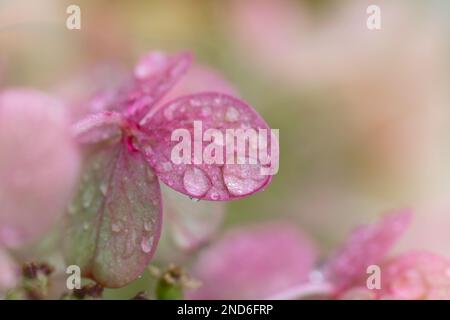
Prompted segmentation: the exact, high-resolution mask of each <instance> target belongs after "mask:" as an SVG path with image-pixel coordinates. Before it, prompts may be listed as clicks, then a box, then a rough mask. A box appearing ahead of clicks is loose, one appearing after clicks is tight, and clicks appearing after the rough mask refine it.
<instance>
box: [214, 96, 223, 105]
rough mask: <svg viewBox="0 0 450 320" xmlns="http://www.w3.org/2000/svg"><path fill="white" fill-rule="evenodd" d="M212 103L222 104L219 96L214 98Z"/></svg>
mask: <svg viewBox="0 0 450 320" xmlns="http://www.w3.org/2000/svg"><path fill="white" fill-rule="evenodd" d="M214 104H215V105H220V104H222V98H220V97H216V98H214Z"/></svg>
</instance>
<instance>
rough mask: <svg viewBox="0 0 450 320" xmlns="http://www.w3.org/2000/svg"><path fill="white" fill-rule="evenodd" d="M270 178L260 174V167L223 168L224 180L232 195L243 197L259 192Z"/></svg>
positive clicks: (248, 165) (244, 165) (236, 165)
mask: <svg viewBox="0 0 450 320" xmlns="http://www.w3.org/2000/svg"><path fill="white" fill-rule="evenodd" d="M267 179H268V176H262V175H261V174H260V166H259V165H251V164H242V165H240V164H231V165H225V166H224V167H223V180H224V182H225V186H226V187H227V189H228V191H229V192H230V194H232V195H234V196H243V195H247V194H251V193H253V192H255V191H257V190H259V189H260V188H261V187H262V186H263V185H264V183H266V181H267Z"/></svg>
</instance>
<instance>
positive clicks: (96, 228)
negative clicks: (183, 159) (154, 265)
mask: <svg viewBox="0 0 450 320" xmlns="http://www.w3.org/2000/svg"><path fill="white" fill-rule="evenodd" d="M92 152H93V153H92V154H91V155H90V156H89V157H88V161H87V163H86V167H85V174H84V176H83V178H82V181H81V183H80V189H79V192H78V194H77V196H76V197H75V199H74V201H73V202H72V204H71V205H70V207H69V214H68V226H67V232H66V250H65V252H66V255H67V260H68V263H69V264H76V265H78V266H80V267H81V268H82V271H83V274H84V275H85V276H88V277H91V278H92V279H94V280H95V281H97V282H99V283H100V284H102V285H104V286H106V287H122V286H124V285H126V284H128V283H130V282H131V281H133V280H135V279H136V278H137V277H138V276H139V275H141V274H142V272H143V271H144V269H145V268H146V266H147V265H148V262H149V261H150V259H151V257H152V256H153V253H154V251H155V249H156V245H157V242H158V240H159V236H160V230H161V214H162V205H161V194H160V188H159V183H158V179H157V178H156V176H155V175H154V174H153V171H152V170H151V168H150V167H149V166H148V164H147V163H146V161H145V159H144V158H143V156H142V155H141V154H140V153H139V152H136V151H130V149H129V148H128V146H127V145H126V144H116V143H114V144H109V145H102V146H97V149H96V150H93V151H92Z"/></svg>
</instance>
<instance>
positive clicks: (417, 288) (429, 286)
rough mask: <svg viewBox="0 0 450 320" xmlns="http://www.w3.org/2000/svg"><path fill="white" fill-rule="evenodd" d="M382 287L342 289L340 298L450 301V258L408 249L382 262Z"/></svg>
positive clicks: (360, 286) (362, 284)
mask: <svg viewBox="0 0 450 320" xmlns="http://www.w3.org/2000/svg"><path fill="white" fill-rule="evenodd" d="M380 270H381V288H380V289H372V290H369V289H367V287H365V282H363V283H360V284H356V285H355V286H354V287H352V288H350V289H348V290H346V291H344V292H342V293H341V294H340V296H339V298H340V299H395V300H419V299H424V300H428V299H431V300H436V299H438V300H448V299H450V261H449V260H447V259H445V258H442V257H440V256H437V255H435V254H432V253H429V252H423V251H422V252H408V253H405V254H402V255H399V256H396V257H394V258H392V259H390V260H388V261H386V262H384V263H383V264H381V265H380Z"/></svg>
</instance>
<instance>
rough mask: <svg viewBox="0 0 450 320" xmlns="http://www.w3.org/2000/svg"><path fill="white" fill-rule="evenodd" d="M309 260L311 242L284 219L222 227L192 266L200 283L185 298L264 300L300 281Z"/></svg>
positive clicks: (309, 265)
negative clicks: (220, 235)
mask: <svg viewBox="0 0 450 320" xmlns="http://www.w3.org/2000/svg"><path fill="white" fill-rule="evenodd" d="M314 261H315V250H314V248H313V245H312V244H311V242H310V241H309V240H308V239H307V238H306V237H305V236H304V235H303V234H302V233H301V232H300V231H299V230H297V229H296V228H295V227H293V226H292V225H289V224H266V225H261V226H259V227H256V228H240V229H235V230H233V231H230V232H228V233H227V234H226V235H225V236H224V237H223V238H222V239H221V240H219V241H218V242H217V243H215V244H213V245H212V246H211V247H209V248H207V249H206V250H205V251H204V252H202V253H201V254H200V256H199V259H198V261H197V263H196V264H195V265H194V267H193V275H194V277H197V278H198V279H199V280H200V281H202V283H203V285H202V286H201V287H200V288H199V289H197V290H195V291H192V293H191V294H190V296H189V298H191V299H265V298H268V297H271V296H274V295H276V294H278V293H280V292H284V291H286V290H288V289H290V288H293V287H296V286H298V285H299V284H303V283H305V282H306V280H307V279H308V276H309V273H310V271H311V270H312V267H313V264H314Z"/></svg>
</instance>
